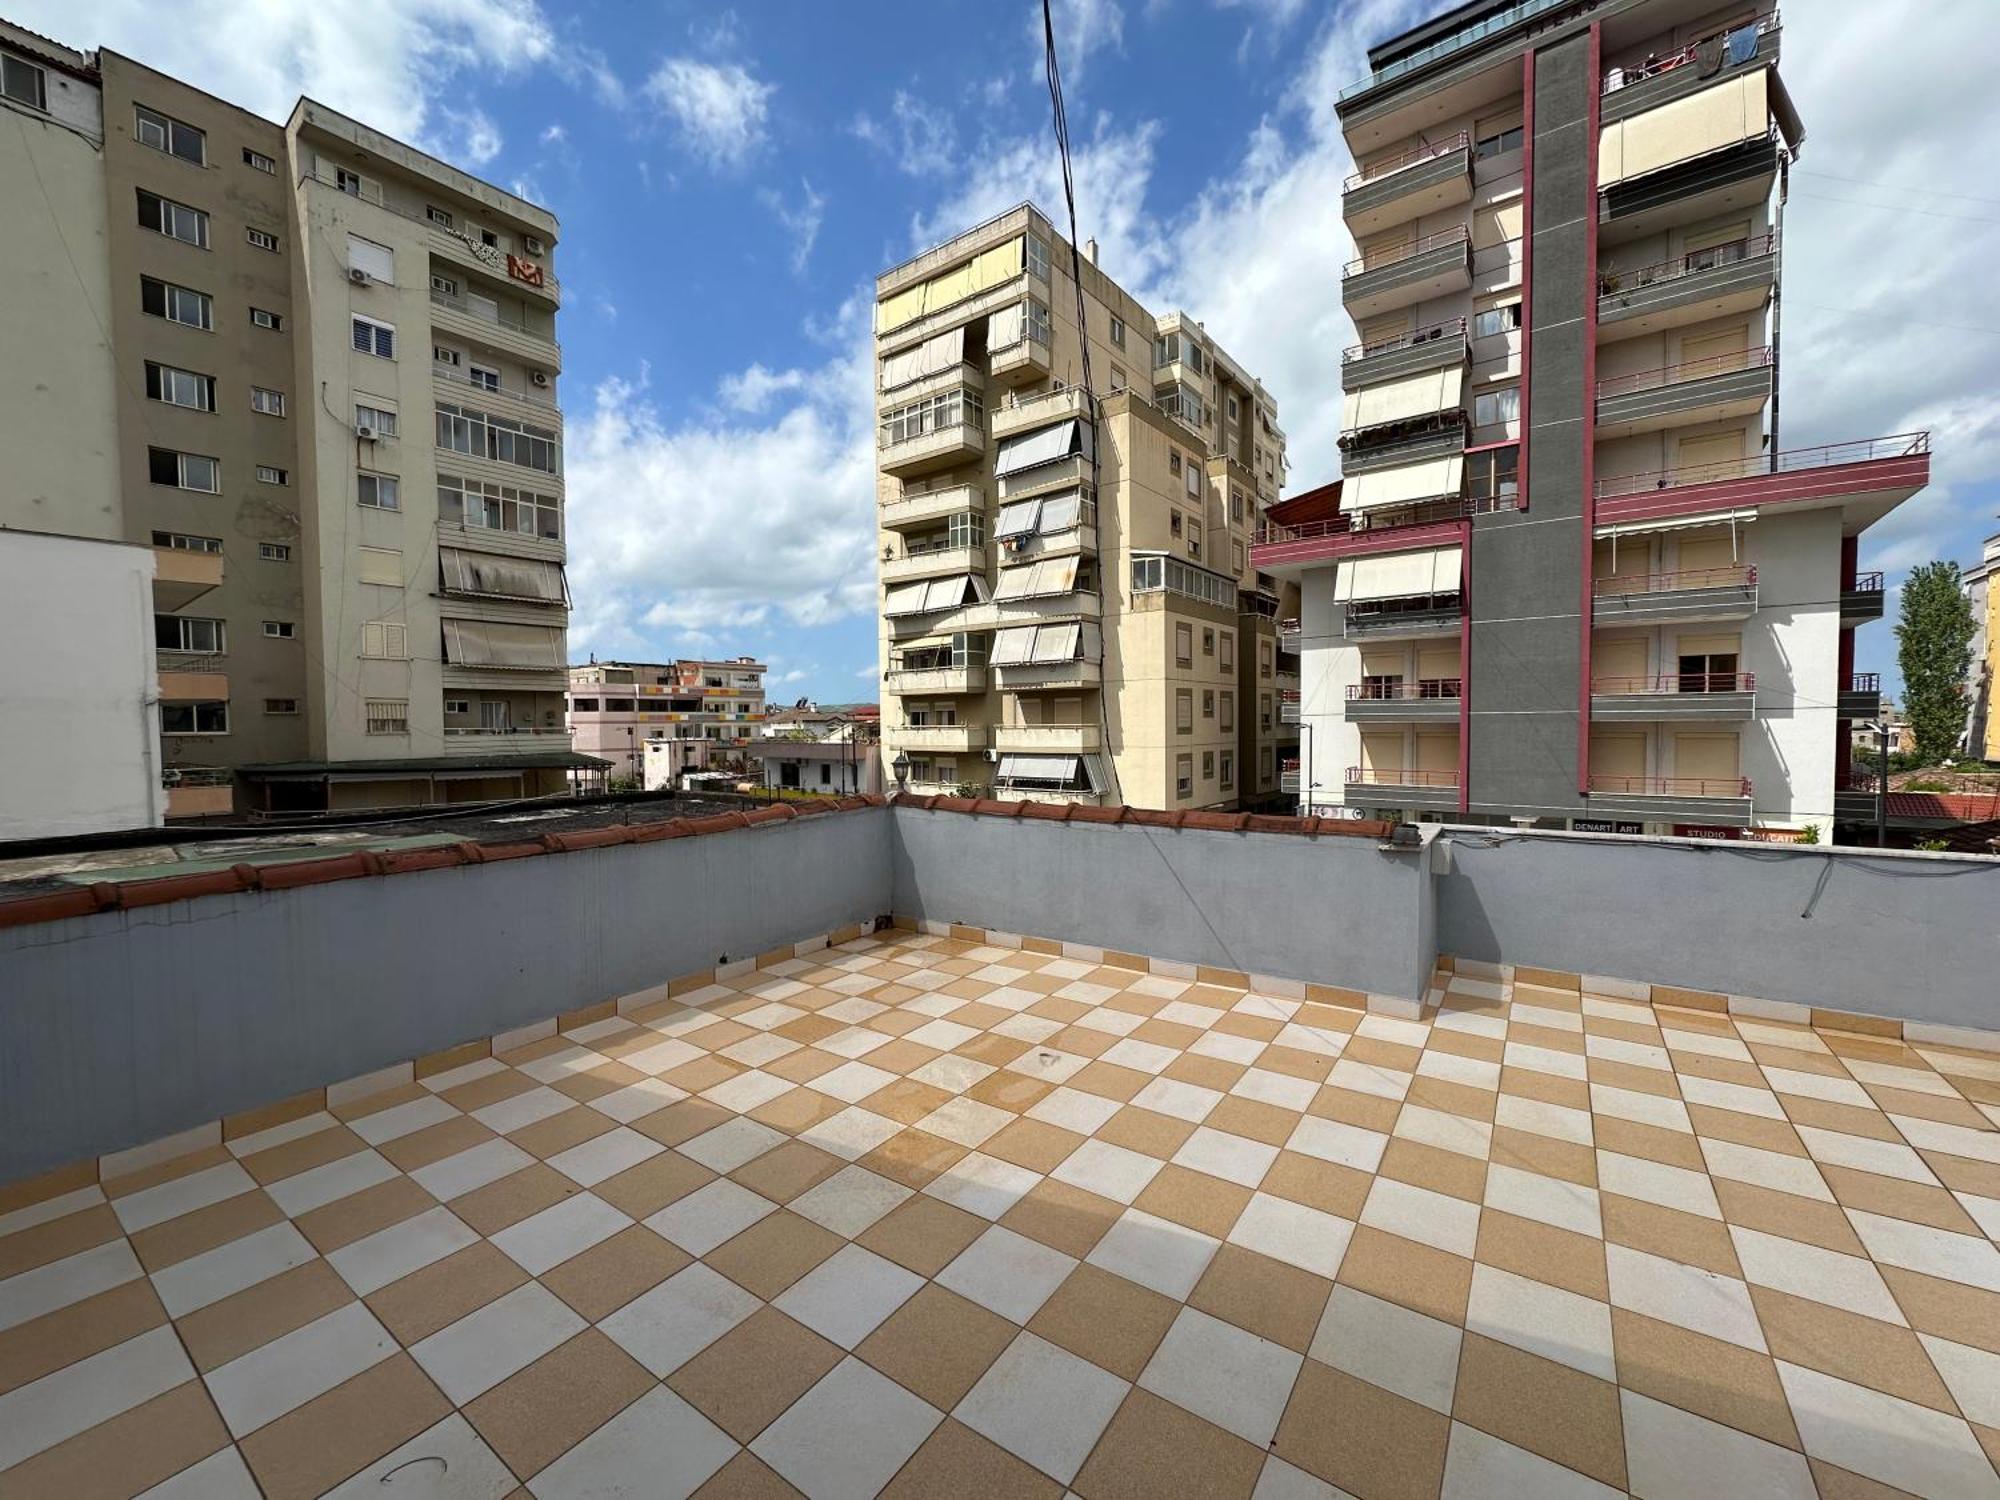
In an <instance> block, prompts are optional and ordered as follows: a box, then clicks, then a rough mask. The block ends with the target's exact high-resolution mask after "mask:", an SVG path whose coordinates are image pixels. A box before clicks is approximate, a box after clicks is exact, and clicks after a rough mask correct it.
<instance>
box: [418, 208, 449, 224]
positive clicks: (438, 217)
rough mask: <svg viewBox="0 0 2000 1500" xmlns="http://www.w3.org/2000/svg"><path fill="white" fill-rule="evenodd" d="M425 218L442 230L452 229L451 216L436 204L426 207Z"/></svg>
mask: <svg viewBox="0 0 2000 1500" xmlns="http://www.w3.org/2000/svg"><path fill="white" fill-rule="evenodd" d="M424 217H425V218H426V219H428V220H430V221H431V223H433V224H435V225H437V226H438V227H439V228H440V229H449V228H451V215H450V214H449V213H447V212H446V211H445V210H444V209H441V208H439V207H438V206H437V205H436V204H434V203H426V204H425V205H424Z"/></svg>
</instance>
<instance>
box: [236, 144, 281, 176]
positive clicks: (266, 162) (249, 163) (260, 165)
mask: <svg viewBox="0 0 2000 1500" xmlns="http://www.w3.org/2000/svg"><path fill="white" fill-rule="evenodd" d="M243 165H244V166H246V167H255V168H256V169H257V170H258V171H260V172H271V173H276V172H277V170H278V164H277V163H276V162H275V161H273V160H272V159H271V158H270V157H268V156H266V155H265V154H264V153H263V152H261V151H252V150H251V149H250V148H249V147H248V146H245V147H244V148H243Z"/></svg>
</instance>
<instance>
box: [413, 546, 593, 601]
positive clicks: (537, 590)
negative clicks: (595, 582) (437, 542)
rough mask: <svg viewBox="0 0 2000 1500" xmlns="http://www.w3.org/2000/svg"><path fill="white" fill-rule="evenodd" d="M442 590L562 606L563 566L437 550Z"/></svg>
mask: <svg viewBox="0 0 2000 1500" xmlns="http://www.w3.org/2000/svg"><path fill="white" fill-rule="evenodd" d="M438 567H439V571H440V572H441V573H442V574H443V577H444V586H445V588H446V589H447V590H448V591H450V592H452V593H458V594H490V595H492V596H493V597H494V598H496V599H532V600H534V601H535V602H536V603H538V604H560V603H562V602H563V598H564V594H563V570H562V564H561V563H558V562H548V561H544V560H542V559H540V558H531V557H496V556H494V555H493V554H492V553H489V552H466V551H464V550H462V549H460V548H457V547H440V548H438Z"/></svg>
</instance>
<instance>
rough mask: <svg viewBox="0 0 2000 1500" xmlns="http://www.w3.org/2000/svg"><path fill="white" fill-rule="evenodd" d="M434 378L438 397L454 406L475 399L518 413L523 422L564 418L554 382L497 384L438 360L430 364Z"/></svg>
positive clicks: (513, 414)
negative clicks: (557, 400) (440, 362)
mask: <svg viewBox="0 0 2000 1500" xmlns="http://www.w3.org/2000/svg"><path fill="white" fill-rule="evenodd" d="M431 379H432V380H433V381H435V382H436V383H437V395H438V399H439V400H440V401H446V402H450V403H451V404H452V405H454V406H456V405H459V404H462V403H465V402H472V403H473V404H476V405H478V406H481V407H484V408H485V409H486V410H487V411H493V412H498V413H500V415H502V416H508V417H519V418H520V419H521V420H522V421H524V422H533V423H536V424H537V425H539V426H548V425H549V424H551V423H555V424H557V425H560V424H561V422H562V409H561V408H560V407H558V406H557V405H556V393H555V387H554V385H553V384H550V385H541V386H537V385H533V384H529V385H516V384H513V383H512V382H505V383H502V384H499V385H494V384H492V383H490V382H488V381H484V380H477V381H476V380H474V379H473V378H472V376H471V375H470V373H468V372H467V371H466V370H464V369H463V368H461V367H459V366H456V365H445V364H437V363H435V362H434V363H433V364H432V365H431Z"/></svg>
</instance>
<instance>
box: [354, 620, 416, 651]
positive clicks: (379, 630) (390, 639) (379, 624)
mask: <svg viewBox="0 0 2000 1500" xmlns="http://www.w3.org/2000/svg"><path fill="white" fill-rule="evenodd" d="M361 654H362V655H363V656H366V657H372V658H374V659H376V660H388V661H400V660H403V659H405V658H407V657H408V656H409V654H410V627H409V626H407V625H405V624H403V622H402V621H400V620H368V621H365V622H364V623H363V624H362V626H361Z"/></svg>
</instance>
